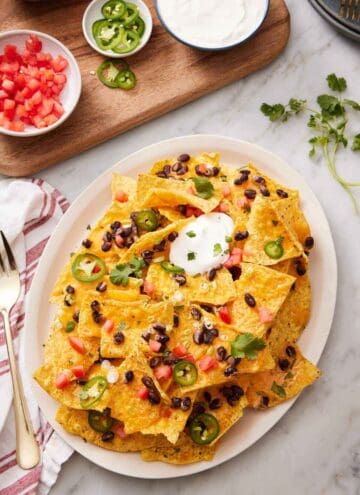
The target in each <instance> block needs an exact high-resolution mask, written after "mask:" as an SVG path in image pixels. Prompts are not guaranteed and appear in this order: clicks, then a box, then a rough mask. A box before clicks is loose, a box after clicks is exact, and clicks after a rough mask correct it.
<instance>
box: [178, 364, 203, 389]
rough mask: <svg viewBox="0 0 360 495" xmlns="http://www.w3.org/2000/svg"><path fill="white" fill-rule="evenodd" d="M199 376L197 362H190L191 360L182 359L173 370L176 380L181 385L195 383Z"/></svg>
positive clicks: (185, 385)
mask: <svg viewBox="0 0 360 495" xmlns="http://www.w3.org/2000/svg"><path fill="white" fill-rule="evenodd" d="M197 376H198V371H197V368H196V366H195V364H193V363H190V361H180V362H179V363H177V364H176V365H175V367H174V370H173V377H174V380H175V382H176V383H177V384H178V385H180V387H187V386H189V385H194V383H195V382H196V380H197Z"/></svg>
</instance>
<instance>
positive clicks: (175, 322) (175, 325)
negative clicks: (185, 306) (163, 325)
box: [173, 313, 180, 328]
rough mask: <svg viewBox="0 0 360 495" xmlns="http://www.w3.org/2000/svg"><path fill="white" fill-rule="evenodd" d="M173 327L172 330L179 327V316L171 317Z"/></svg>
mask: <svg viewBox="0 0 360 495" xmlns="http://www.w3.org/2000/svg"><path fill="white" fill-rule="evenodd" d="M173 325H174V328H177V327H178V326H179V325H180V318H179V315H178V314H176V313H174V316H173Z"/></svg>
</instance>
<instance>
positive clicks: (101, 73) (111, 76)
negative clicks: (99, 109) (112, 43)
mask: <svg viewBox="0 0 360 495" xmlns="http://www.w3.org/2000/svg"><path fill="white" fill-rule="evenodd" d="M118 74H119V69H118V68H117V67H115V65H114V64H113V63H112V61H111V60H106V61H105V62H103V63H102V64H101V65H99V67H98V69H97V76H98V78H99V79H100V81H101V82H102V83H103V84H105V86H107V87H108V88H117V87H118V85H117V83H116V76H117V75H118Z"/></svg>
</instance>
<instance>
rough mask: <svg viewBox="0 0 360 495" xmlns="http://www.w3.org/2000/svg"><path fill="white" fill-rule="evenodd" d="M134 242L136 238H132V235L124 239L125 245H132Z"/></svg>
mask: <svg viewBox="0 0 360 495" xmlns="http://www.w3.org/2000/svg"><path fill="white" fill-rule="evenodd" d="M133 244H134V240H133V239H131V237H126V239H124V246H125V247H130V246H132V245H133Z"/></svg>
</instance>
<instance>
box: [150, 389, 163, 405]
mask: <svg viewBox="0 0 360 495" xmlns="http://www.w3.org/2000/svg"><path fill="white" fill-rule="evenodd" d="M149 401H150V403H151V404H160V401H161V397H160V394H159V392H158V391H157V390H156V388H154V389H152V390H150V391H149Z"/></svg>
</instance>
